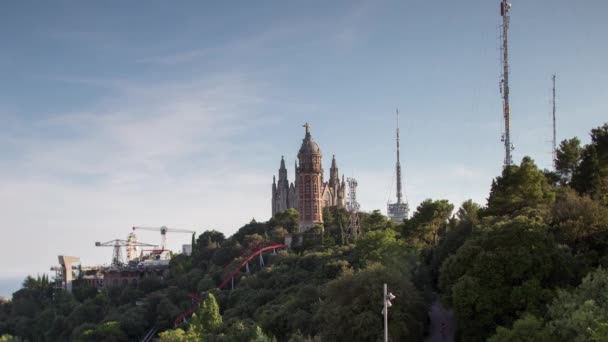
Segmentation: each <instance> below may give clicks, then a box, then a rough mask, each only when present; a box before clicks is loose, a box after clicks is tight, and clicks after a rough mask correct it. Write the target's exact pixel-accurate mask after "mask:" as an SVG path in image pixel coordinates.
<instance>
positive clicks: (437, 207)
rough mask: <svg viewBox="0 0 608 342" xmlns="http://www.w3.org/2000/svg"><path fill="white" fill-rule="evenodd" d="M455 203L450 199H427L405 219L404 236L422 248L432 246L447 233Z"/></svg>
mask: <svg viewBox="0 0 608 342" xmlns="http://www.w3.org/2000/svg"><path fill="white" fill-rule="evenodd" d="M453 210H454V205H453V204H451V203H450V202H449V201H448V200H437V201H433V200H431V199H426V200H424V201H423V202H422V203H420V205H419V206H418V207H417V208H416V211H415V212H414V214H412V217H411V218H410V219H408V220H405V223H404V226H403V232H402V236H403V238H404V239H405V240H406V241H408V243H410V244H412V245H415V246H418V247H419V248H420V249H426V248H432V247H434V246H435V245H436V244H437V242H438V241H439V238H440V236H441V235H442V234H443V233H445V230H446V225H447V223H448V219H449V218H450V216H451V215H452V211H453Z"/></svg>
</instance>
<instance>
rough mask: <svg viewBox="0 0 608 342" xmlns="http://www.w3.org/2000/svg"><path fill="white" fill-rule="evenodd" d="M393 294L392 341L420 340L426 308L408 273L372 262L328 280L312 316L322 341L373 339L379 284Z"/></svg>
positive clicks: (378, 328) (378, 325) (378, 320)
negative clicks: (320, 302) (321, 300)
mask: <svg viewBox="0 0 608 342" xmlns="http://www.w3.org/2000/svg"><path fill="white" fill-rule="evenodd" d="M383 283H387V284H388V286H389V288H390V290H391V292H392V293H393V294H395V296H396V298H395V299H394V300H393V301H392V302H393V306H392V307H391V309H390V317H389V319H390V321H391V322H392V323H389V334H390V337H391V340H392V341H420V340H422V337H423V335H424V322H425V320H426V308H425V305H424V302H423V300H422V297H421V296H420V294H419V292H418V290H416V288H415V287H414V285H413V284H412V282H411V280H410V279H409V275H408V274H402V273H401V272H395V271H394V270H392V269H389V268H385V267H384V266H382V265H380V264H373V265H370V266H369V267H367V268H366V269H364V270H362V271H360V272H358V273H355V274H353V275H350V274H346V275H344V276H342V277H340V278H339V279H336V280H332V281H331V282H329V283H328V284H327V286H326V289H325V296H324V299H323V302H322V304H321V307H320V308H319V311H318V313H317V316H316V321H317V322H319V323H318V324H319V325H320V329H321V335H322V340H323V341H349V342H350V341H377V340H380V338H381V336H382V335H383V330H382V315H381V314H380V310H381V309H382V305H381V304H382V284H383Z"/></svg>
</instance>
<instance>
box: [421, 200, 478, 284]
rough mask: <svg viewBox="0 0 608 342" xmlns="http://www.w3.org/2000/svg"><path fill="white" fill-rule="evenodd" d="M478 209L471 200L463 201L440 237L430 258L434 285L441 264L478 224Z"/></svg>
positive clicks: (454, 251)
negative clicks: (454, 217)
mask: <svg viewBox="0 0 608 342" xmlns="http://www.w3.org/2000/svg"><path fill="white" fill-rule="evenodd" d="M480 209H481V207H480V206H479V204H477V203H474V202H473V201H472V200H468V201H465V202H464V203H462V205H461V206H460V208H459V209H458V212H457V213H456V219H454V220H451V221H450V223H449V224H447V228H446V230H447V232H446V233H445V234H444V235H443V236H441V239H440V240H439V243H438V244H437V247H436V248H434V249H433V255H432V258H431V263H430V267H431V274H432V279H433V284H434V285H436V283H437V281H438V278H439V269H440V268H441V264H442V263H443V262H444V261H445V259H446V258H447V257H449V256H450V255H452V254H454V253H456V251H457V250H458V248H460V247H461V246H462V245H463V244H464V243H465V242H466V240H467V239H468V238H469V237H470V236H471V234H473V229H474V227H475V225H477V224H478V223H479V211H480Z"/></svg>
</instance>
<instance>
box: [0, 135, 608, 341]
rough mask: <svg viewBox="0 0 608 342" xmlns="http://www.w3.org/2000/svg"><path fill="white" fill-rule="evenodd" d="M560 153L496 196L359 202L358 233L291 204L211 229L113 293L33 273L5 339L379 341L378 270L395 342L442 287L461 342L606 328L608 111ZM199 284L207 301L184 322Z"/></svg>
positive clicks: (513, 178)
mask: <svg viewBox="0 0 608 342" xmlns="http://www.w3.org/2000/svg"><path fill="white" fill-rule="evenodd" d="M557 157H558V160H557V162H556V169H555V170H554V171H548V170H540V169H538V167H537V166H536V165H535V163H534V161H533V160H532V159H531V158H529V157H525V158H523V159H522V161H521V162H520V164H519V165H513V166H510V167H507V168H505V169H504V170H503V172H502V174H501V175H499V176H497V177H496V178H495V179H494V180H493V181H492V186H491V191H490V193H489V195H488V200H487V203H486V204H485V205H480V204H477V203H474V202H472V201H466V202H464V203H462V204H460V206H459V207H457V208H456V207H455V206H454V204H453V203H450V202H448V201H447V200H441V199H440V200H432V199H428V200H425V201H423V202H422V203H421V204H420V205H419V206H418V207H417V208H415V210H414V211H413V213H412V215H411V216H410V218H409V219H407V220H405V221H404V222H403V223H399V224H396V223H394V222H391V221H390V220H388V219H387V218H386V217H384V216H383V215H382V214H380V212H379V211H373V212H371V213H362V214H361V226H362V228H363V231H364V233H363V234H362V236H360V237H358V239H355V238H354V237H351V236H348V234H347V231H346V226H347V222H348V215H347V213H346V212H345V211H344V210H342V209H337V208H326V209H325V211H324V219H325V222H324V224H323V225H318V226H315V227H313V228H312V229H311V230H309V231H308V232H306V233H304V234H300V233H298V232H297V223H298V215H299V214H298V212H297V211H295V210H293V209H290V210H287V211H284V212H281V213H278V214H277V215H276V216H275V217H273V218H271V219H270V220H269V221H267V222H255V221H252V222H250V223H248V224H246V225H245V226H243V227H241V228H240V229H238V231H237V232H236V233H235V234H234V235H232V236H230V237H225V236H224V234H222V233H220V232H218V231H206V232H204V233H202V234H200V235H199V236H198V238H197V240H196V243H195V246H194V249H193V254H192V256H191V257H187V256H184V255H178V256H176V257H174V258H173V260H172V261H171V265H170V272H169V276H168V277H166V278H164V279H161V278H145V279H143V280H142V281H141V282H139V284H137V285H136V286H135V285H133V286H127V287H122V288H110V289H107V290H106V289H104V290H103V291H97V289H95V288H91V287H87V286H86V285H84V284H82V283H79V282H78V281H76V284H75V289H74V292H73V294H67V293H65V292H62V291H58V292H57V291H54V290H53V289H52V286H51V284H50V281H49V279H47V278H46V277H38V278H32V277H28V278H27V279H26V280H25V281H24V282H23V288H22V289H20V290H19V291H17V292H15V293H14V295H13V299H12V301H10V302H5V303H0V335H1V336H2V337H1V338H0V341H13V340H14V341H18V340H27V341H136V340H139V339H141V338H142V337H143V336H144V335H145V334H146V332H147V331H148V330H150V329H151V328H152V327H157V328H158V331H159V332H160V333H159V337H158V338H159V339H160V340H161V341H201V340H204V341H294V342H295V341H349V342H352V341H379V340H380V339H381V337H382V334H383V328H382V315H381V313H380V311H381V309H382V284H383V283H387V284H389V287H390V289H391V291H392V292H393V293H394V294H395V295H396V299H395V300H394V301H393V306H392V307H391V308H390V318H389V320H390V324H389V327H390V331H389V333H390V336H391V340H392V341H420V340H422V339H423V338H424V336H425V334H426V333H427V331H428V328H429V322H428V316H427V312H428V310H429V307H430V304H431V302H432V300H433V298H435V296H437V295H438V297H439V298H440V299H441V301H442V303H443V304H444V305H445V306H447V307H448V308H449V309H451V310H452V312H453V313H454V316H455V318H456V321H457V326H458V330H457V335H458V336H457V337H458V339H459V340H461V341H485V340H489V341H494V342H498V341H608V291H606V289H608V270H606V269H605V268H606V267H608V124H605V125H603V126H602V127H598V128H595V129H593V130H591V142H590V143H589V144H588V145H585V146H582V145H581V143H580V141H579V140H578V139H577V138H573V139H568V140H564V141H563V142H562V143H561V144H560V146H559V151H558V153H557ZM455 181H457V180H455ZM488 181H489V180H488ZM288 234H289V235H291V236H292V237H293V240H294V241H301V243H299V244H293V245H292V248H291V249H289V250H281V251H278V252H277V253H276V254H272V253H268V254H264V258H265V267H263V268H261V267H260V266H259V265H258V264H257V263H255V262H252V263H251V266H252V267H251V273H246V272H244V271H243V272H242V273H240V274H239V276H238V277H237V279H236V281H235V285H236V286H235V289H233V290H230V289H228V288H229V287H230V286H227V287H226V288H225V289H224V290H219V289H217V286H218V285H219V284H220V283H221V282H222V280H224V279H225V277H226V276H227V271H226V269H225V268H224V265H226V264H227V263H229V262H230V261H231V260H233V259H234V258H235V257H238V256H239V255H240V254H241V252H243V250H244V249H245V248H246V247H247V246H251V245H255V244H257V243H259V242H261V241H277V242H282V241H283V240H284V238H285V236H287V235H288ZM254 260H255V259H254ZM228 269H230V266H229V267H228ZM189 294H196V295H198V296H200V297H201V298H203V301H201V303H200V304H196V310H195V313H194V315H193V316H192V317H191V319H189V321H188V322H183V323H181V325H180V326H179V327H174V324H173V322H174V320H175V318H176V317H178V316H179V315H180V314H181V313H183V312H185V311H187V310H189V309H191V308H192V307H193V305H194V304H193V303H192V300H191V298H190V297H189Z"/></svg>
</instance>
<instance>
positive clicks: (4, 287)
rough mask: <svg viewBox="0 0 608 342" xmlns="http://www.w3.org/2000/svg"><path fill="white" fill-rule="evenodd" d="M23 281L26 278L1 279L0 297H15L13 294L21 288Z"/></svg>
mask: <svg viewBox="0 0 608 342" xmlns="http://www.w3.org/2000/svg"><path fill="white" fill-rule="evenodd" d="M23 279H25V276H23V277H14V278H0V297H6V298H11V297H12V296H13V292H15V291H17V290H19V289H20V288H21V284H22V283H23Z"/></svg>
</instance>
